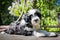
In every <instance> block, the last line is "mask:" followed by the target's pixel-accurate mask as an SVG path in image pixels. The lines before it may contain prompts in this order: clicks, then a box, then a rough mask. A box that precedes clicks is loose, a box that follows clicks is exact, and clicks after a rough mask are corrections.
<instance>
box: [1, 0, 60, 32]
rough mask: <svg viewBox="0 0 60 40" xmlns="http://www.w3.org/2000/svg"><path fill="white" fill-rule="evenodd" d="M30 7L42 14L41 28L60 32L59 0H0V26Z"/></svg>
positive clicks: (8, 22) (11, 20)
mask: <svg viewBox="0 0 60 40" xmlns="http://www.w3.org/2000/svg"><path fill="white" fill-rule="evenodd" d="M32 8H35V9H39V10H40V12H41V14H42V17H41V21H40V25H41V29H42V30H47V31H54V32H60V28H59V27H60V0H0V26H1V25H9V24H10V23H11V22H13V21H15V20H17V19H18V17H19V15H20V14H21V13H26V12H27V11H28V10H29V9H32Z"/></svg>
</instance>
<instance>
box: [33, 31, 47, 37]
mask: <svg viewBox="0 0 60 40" xmlns="http://www.w3.org/2000/svg"><path fill="white" fill-rule="evenodd" d="M33 35H34V36H36V37H42V36H46V35H45V34H44V33H39V32H36V31H34V32H33Z"/></svg>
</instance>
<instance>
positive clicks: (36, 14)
mask: <svg viewBox="0 0 60 40" xmlns="http://www.w3.org/2000/svg"><path fill="white" fill-rule="evenodd" d="M24 19H25V21H26V22H27V23H30V24H32V26H37V25H39V23H40V19H41V13H40V11H39V10H37V9H31V10H29V11H28V12H27V14H26V15H25V16H24Z"/></svg>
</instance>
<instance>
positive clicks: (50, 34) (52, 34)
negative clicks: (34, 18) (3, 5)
mask: <svg viewBox="0 0 60 40" xmlns="http://www.w3.org/2000/svg"><path fill="white" fill-rule="evenodd" d="M48 36H49V37H57V36H58V35H57V34H56V33H54V32H50V33H49V35H48Z"/></svg>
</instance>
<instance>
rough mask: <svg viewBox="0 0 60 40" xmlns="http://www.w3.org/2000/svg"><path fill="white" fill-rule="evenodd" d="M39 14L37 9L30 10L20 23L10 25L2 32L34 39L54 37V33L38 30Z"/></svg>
mask: <svg viewBox="0 0 60 40" xmlns="http://www.w3.org/2000/svg"><path fill="white" fill-rule="evenodd" d="M40 19H41V13H40V11H39V10H37V9H30V10H29V11H28V12H27V13H26V14H24V15H23V16H22V19H21V21H19V22H17V23H15V22H13V23H11V24H10V27H9V28H8V29H7V30H5V31H4V32H6V33H8V34H17V35H25V36H31V35H34V36H36V37H40V36H56V34H55V33H50V32H47V31H43V30H40Z"/></svg>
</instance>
